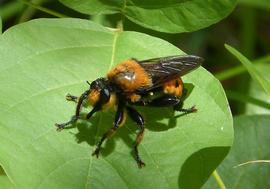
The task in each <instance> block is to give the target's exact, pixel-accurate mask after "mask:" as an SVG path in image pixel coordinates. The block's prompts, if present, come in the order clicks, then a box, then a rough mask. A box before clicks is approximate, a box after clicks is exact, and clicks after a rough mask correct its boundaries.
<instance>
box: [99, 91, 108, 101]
mask: <svg viewBox="0 0 270 189" xmlns="http://www.w3.org/2000/svg"><path fill="white" fill-rule="evenodd" d="M110 96H111V94H110V91H109V90H108V89H102V90H101V91H100V97H99V98H100V101H101V102H102V103H107V102H108V101H109V100H110Z"/></svg>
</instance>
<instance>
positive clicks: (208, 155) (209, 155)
mask: <svg viewBox="0 0 270 189" xmlns="http://www.w3.org/2000/svg"><path fill="white" fill-rule="evenodd" d="M229 149H230V148H229V147H225V146H221V147H211V148H204V149H201V150H199V151H197V152H195V153H193V154H192V155H191V156H190V157H189V158H188V159H187V160H186V161H185V163H184V164H183V166H182V167H181V170H180V173H179V177H178V185H179V188H181V189H186V188H188V189H193V188H194V189H197V188H201V187H202V185H203V184H204V183H205V182H206V181H207V179H208V178H209V176H210V175H211V173H212V172H213V171H214V170H215V169H216V168H217V166H218V165H219V164H220V163H221V161H222V160H223V159H224V158H225V156H226V154H227V153H228V152H229ZM214 160H216V161H214ZM194 181H196V182H194Z"/></svg>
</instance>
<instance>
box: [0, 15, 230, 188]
mask: <svg viewBox="0 0 270 189" xmlns="http://www.w3.org/2000/svg"><path fill="white" fill-rule="evenodd" d="M182 53H183V52H181V51H180V50H179V49H177V48H176V47H174V46H173V45H171V44H169V43H167V42H166V41H163V40H161V39H158V38H154V37H150V36H148V35H144V34H140V33H136V32H121V33H113V32H111V31H109V30H107V29H105V28H103V27H102V26H99V25H96V24H94V23H91V22H90V21H87V20H80V19H39V20H34V21H31V22H28V23H25V24H22V25H18V26H16V27H13V28H12V29H10V30H8V31H7V32H5V33H4V34H3V35H2V36H1V37H0V85H1V88H0V90H1V92H0V99H1V103H0V106H1V107H0V118H1V119H0V120H1V121H0V137H1V139H2V141H1V145H0V163H1V164H2V165H3V167H4V168H5V170H6V172H7V173H8V175H9V176H10V177H11V178H12V180H13V181H14V183H15V184H16V186H17V187H18V188H27V189H31V188H35V189H36V188H66V189H68V188H78V189H79V188H137V187H138V185H140V187H142V188H163V189H164V188H178V187H179V186H180V188H198V187H200V186H201V185H202V184H203V183H204V182H205V181H206V179H207V178H208V176H209V175H210V174H211V172H212V171H213V170H214V169H215V167H216V166H217V165H218V164H219V163H220V162H221V160H222V159H223V158H224V157H225V155H226V154H227V152H228V150H229V147H230V146H231V143H232V138H233V129H232V117H231V113H230V110H229V106H228V103H227V100H226V97H225V95H224V91H223V89H222V86H221V85H220V83H219V82H218V81H217V80H216V79H215V78H214V77H213V76H212V75H211V74H209V73H208V72H207V71H206V70H205V69H203V68H199V69H197V70H196V71H194V72H192V73H190V74H188V75H187V76H185V77H184V81H185V82H187V83H192V84H193V85H194V88H193V90H192V92H191V94H190V95H189V96H188V98H187V99H186V101H185V107H190V106H192V105H196V107H197V108H198V112H197V113H193V114H189V115H185V116H181V117H179V116H178V115H179V114H180V113H175V114H174V113H173V112H172V110H171V108H164V109H160V108H157V109H154V108H141V109H140V110H139V111H140V112H141V114H142V115H144V117H145V119H146V128H147V129H146V134H145V138H144V141H143V142H142V144H141V145H140V147H139V150H140V152H141V156H142V158H143V160H144V161H145V163H146V164H147V165H146V167H145V168H143V169H138V167H137V165H136V163H135V161H134V158H133V156H132V154H131V151H132V150H131V147H132V145H133V142H134V139H135V134H136V130H137V128H136V125H135V124H134V123H133V122H131V121H130V120H128V122H127V124H126V125H125V127H123V128H121V129H120V130H119V132H118V133H117V134H116V135H115V136H114V137H113V138H112V139H111V140H109V141H108V142H107V143H106V145H105V146H104V149H103V151H102V156H101V157H100V158H99V159H96V158H95V157H92V156H91V153H92V152H93V150H94V148H95V144H96V143H97V141H98V140H99V139H100V137H101V136H102V134H103V133H104V132H105V131H106V130H107V129H108V128H109V127H111V125H112V120H113V115H114V114H113V112H108V113H97V114H96V115H95V116H94V117H93V119H91V120H90V121H89V122H87V121H81V122H79V123H78V124H77V128H73V129H70V130H64V131H62V132H61V133H59V132H56V130H55V127H54V124H55V123H56V122H63V121H66V120H67V119H69V118H70V116H71V115H72V114H73V113H74V109H75V104H73V103H68V102H66V101H65V95H66V94H67V93H72V94H75V95H79V94H81V93H82V92H83V91H84V90H86V89H87V88H88V87H89V86H88V85H87V84H86V83H85V81H86V80H89V81H92V80H94V79H96V78H97V77H101V76H104V75H105V74H106V72H107V71H108V70H109V69H110V68H111V67H112V66H113V65H114V64H116V63H118V62H120V61H122V60H125V59H127V58H130V57H135V58H137V59H139V60H140V59H146V58H151V57H159V56H167V55H174V54H182ZM188 86H191V85H188ZM88 111H89V110H88ZM174 115H175V116H176V117H175V116H174ZM153 179H155V182H153Z"/></svg>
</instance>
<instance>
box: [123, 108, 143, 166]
mask: <svg viewBox="0 0 270 189" xmlns="http://www.w3.org/2000/svg"><path fill="white" fill-rule="evenodd" d="M127 111H128V115H129V116H130V117H131V119H132V120H133V121H135V122H136V123H137V125H138V126H139V128H140V131H139V132H138V134H137V137H136V140H135V144H134V152H135V158H136V161H137V164H138V166H139V168H142V167H144V166H145V163H144V162H143V161H142V159H141V158H140V155H139V151H138V146H139V144H140V143H141V141H142V139H143V135H144V119H143V117H142V116H141V115H140V114H139V113H138V112H137V111H136V110H135V109H133V108H131V107H127Z"/></svg>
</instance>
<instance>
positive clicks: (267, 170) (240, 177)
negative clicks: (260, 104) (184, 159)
mask: <svg viewBox="0 0 270 189" xmlns="http://www.w3.org/2000/svg"><path fill="white" fill-rule="evenodd" d="M269 123H270V115H253V116H240V117H236V118H235V119H234V129H235V139H234V144H233V147H232V149H231V151H230V153H229V155H228V156H227V157H226V159H225V160H224V161H223V163H222V164H221V165H220V166H219V168H218V172H219V175H220V177H221V178H222V180H223V182H224V184H225V185H226V187H227V188H237V189H257V188H269V187H270V181H269V175H270V166H269V163H268V164H266V163H254V164H246V165H242V166H239V167H235V166H237V165H239V164H242V163H245V162H248V161H253V160H269V157H270V150H269V141H270V135H269V133H270V127H269ZM208 188H209V189H212V188H218V187H217V185H216V183H215V182H214V180H213V178H211V179H210V180H209V181H208V182H207V183H206V185H205V186H204V189H208Z"/></svg>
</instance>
